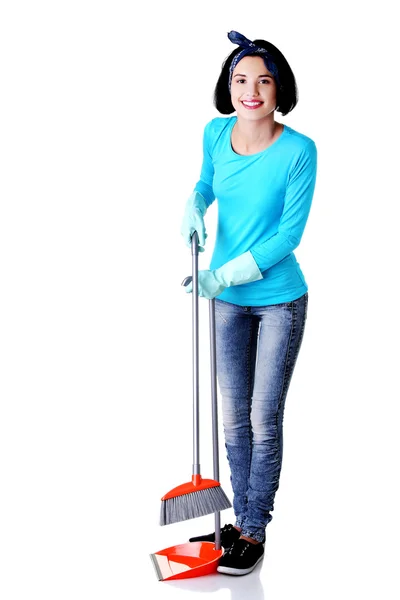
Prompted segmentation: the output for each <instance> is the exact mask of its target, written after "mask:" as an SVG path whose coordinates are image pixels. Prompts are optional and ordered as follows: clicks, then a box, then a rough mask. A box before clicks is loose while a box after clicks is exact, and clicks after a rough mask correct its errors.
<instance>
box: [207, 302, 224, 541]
mask: <svg viewBox="0 0 400 600" xmlns="http://www.w3.org/2000/svg"><path fill="white" fill-rule="evenodd" d="M209 313H210V372H211V415H212V440H213V465H214V479H215V481H219V451H218V408H217V353H216V335H215V299H214V298H213V299H212V300H210V301H209ZM214 514H215V549H216V550H220V549H221V513H220V512H216V513H214Z"/></svg>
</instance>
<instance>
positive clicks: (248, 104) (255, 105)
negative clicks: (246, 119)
mask: <svg viewBox="0 0 400 600" xmlns="http://www.w3.org/2000/svg"><path fill="white" fill-rule="evenodd" d="M242 104H243V106H244V107H245V108H247V110H255V109H256V108H260V106H262V104H263V103H262V102H258V101H254V102H245V101H243V100H242Z"/></svg>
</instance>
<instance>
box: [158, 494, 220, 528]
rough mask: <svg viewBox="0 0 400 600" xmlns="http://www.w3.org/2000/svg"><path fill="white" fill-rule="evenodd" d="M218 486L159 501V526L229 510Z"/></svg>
mask: <svg viewBox="0 0 400 600" xmlns="http://www.w3.org/2000/svg"><path fill="white" fill-rule="evenodd" d="M231 507H232V504H231V503H230V501H229V499H228V497H227V496H226V494H225V492H224V491H223V489H222V488H221V486H220V485H218V486H214V487H211V488H206V489H204V490H199V491H197V492H190V493H189V494H182V495H180V496H175V497H174V498H168V499H167V500H162V501H161V513H160V525H169V524H170V523H179V522H180V521H186V520H188V519H195V518H196V517H203V516H204V515H209V514H211V513H215V512H219V511H221V510H225V509H226V508H231Z"/></svg>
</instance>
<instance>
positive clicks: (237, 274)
mask: <svg viewBox="0 0 400 600" xmlns="http://www.w3.org/2000/svg"><path fill="white" fill-rule="evenodd" d="M262 278H263V276H262V275H261V271H260V269H259V268H258V266H257V263H256V261H255V260H254V258H253V255H252V253H251V252H250V250H248V251H247V252H245V253H244V254H240V256H237V257H236V258H234V259H233V260H230V261H229V262H227V263H225V264H224V265H222V267H219V269H214V270H212V271H199V274H198V286H199V296H203V298H208V299H209V300H212V299H213V298H215V297H216V296H219V294H221V293H222V292H223V291H224V289H225V288H227V287H231V286H232V285H241V284H243V283H251V282H252V281H258V280H259V279H262ZM186 292H187V293H188V294H189V293H191V292H192V283H189V284H188V285H187V286H186Z"/></svg>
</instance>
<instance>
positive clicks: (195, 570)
mask: <svg viewBox="0 0 400 600" xmlns="http://www.w3.org/2000/svg"><path fill="white" fill-rule="evenodd" d="M209 307H210V356H211V399H212V403H211V404H212V434H213V435H212V438H213V462H214V479H215V480H216V481H219V460H218V416H217V415H218V412H217V374H216V373H217V372H216V352H215V301H214V300H210V303H209ZM214 515H215V543H214V542H186V543H185V544H179V545H177V546H171V547H170V548H165V549H164V550H159V551H158V552H155V553H154V554H150V558H151V560H152V562H153V566H154V568H155V571H156V575H157V577H158V580H159V581H168V580H172V579H188V578H190V577H200V576H202V575H209V574H210V573H215V572H216V571H217V567H218V563H219V559H220V558H221V556H222V554H223V550H222V549H221V532H220V528H221V519H220V513H219V512H216V513H214Z"/></svg>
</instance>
